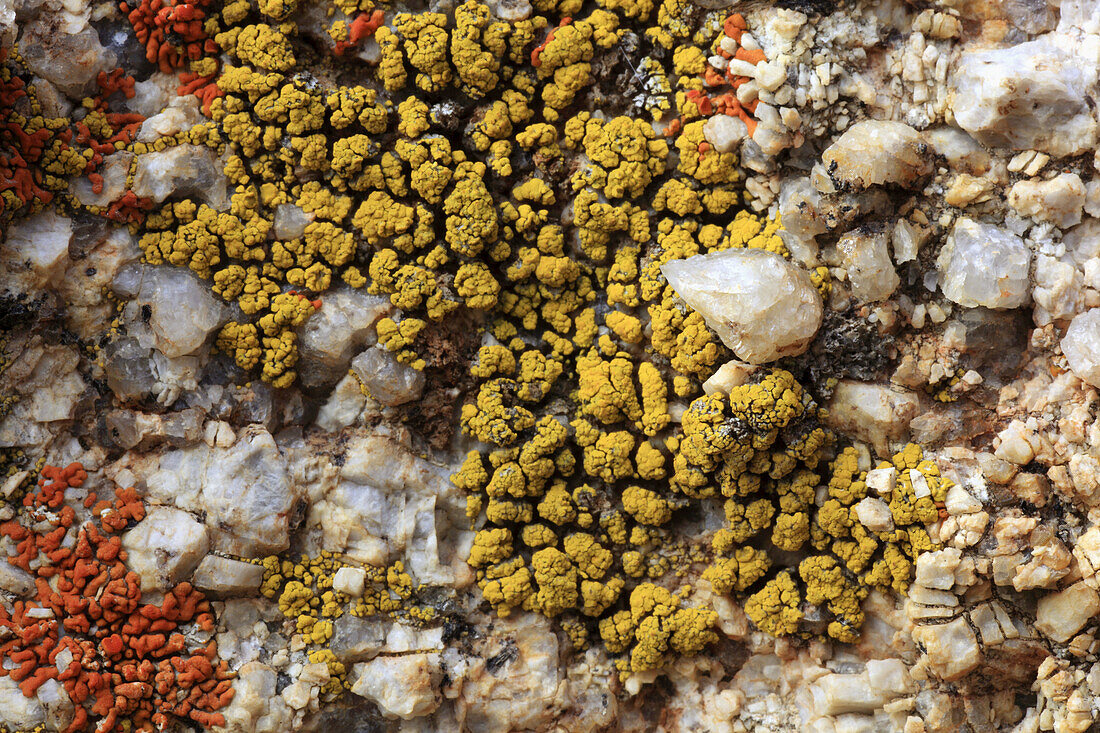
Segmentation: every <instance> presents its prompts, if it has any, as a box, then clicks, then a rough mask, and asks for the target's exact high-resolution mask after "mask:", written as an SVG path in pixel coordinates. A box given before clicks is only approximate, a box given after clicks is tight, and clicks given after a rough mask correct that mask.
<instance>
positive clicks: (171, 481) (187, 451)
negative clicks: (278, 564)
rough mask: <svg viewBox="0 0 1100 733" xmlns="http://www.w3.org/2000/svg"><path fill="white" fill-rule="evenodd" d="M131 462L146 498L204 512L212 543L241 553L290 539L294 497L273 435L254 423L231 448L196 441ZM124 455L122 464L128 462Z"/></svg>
mask: <svg viewBox="0 0 1100 733" xmlns="http://www.w3.org/2000/svg"><path fill="white" fill-rule="evenodd" d="M153 460H154V461H155V463H154V464H153V465H151V466H145V465H142V466H135V468H137V470H135V471H134V473H137V474H142V475H144V476H145V481H146V486H147V492H146V496H147V499H149V500H151V501H152V502H154V503H159V504H165V505H175V506H178V507H179V508H181V509H184V510H188V511H193V512H199V511H203V512H205V516H206V526H207V530H208V531H209V532H210V543H211V547H212V549H215V550H218V551H220V552H225V553H227V554H232V555H238V556H241V557H258V556H263V555H269V554H274V553H278V552H281V551H283V550H285V549H286V548H287V547H288V545H289V544H290V537H289V531H290V527H289V523H290V514H291V510H292V508H293V506H294V502H295V501H296V494H295V490H294V487H293V486H292V485H291V483H290V481H289V479H288V477H287V474H286V467H285V465H284V461H283V457H282V455H281V454H280V453H279V449H278V447H277V446H276V445H275V441H274V440H273V439H272V437H271V435H270V433H268V432H267V431H266V430H264V429H263V428H261V427H258V426H255V425H253V426H249V427H247V428H245V429H244V430H242V431H241V432H240V433H239V435H238V439H237V442H235V443H234V444H233V445H232V446H231V447H229V448H211V447H209V446H207V445H206V444H205V443H197V444H196V445H194V446H191V447H189V448H184V449H183V450H177V451H169V452H167V453H164V454H163V455H161V456H159V457H154V458H153ZM128 465H129V461H125V460H124V461H123V463H122V464H121V466H120V467H128Z"/></svg>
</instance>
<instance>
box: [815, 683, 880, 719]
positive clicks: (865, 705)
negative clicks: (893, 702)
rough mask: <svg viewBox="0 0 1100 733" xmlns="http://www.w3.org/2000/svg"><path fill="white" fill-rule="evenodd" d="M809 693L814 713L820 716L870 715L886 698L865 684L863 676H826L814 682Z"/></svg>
mask: <svg viewBox="0 0 1100 733" xmlns="http://www.w3.org/2000/svg"><path fill="white" fill-rule="evenodd" d="M810 692H811V694H812V695H813V699H814V712H815V713H818V714H820V715H838V714H841V713H870V712H873V711H874V710H875V709H876V708H880V707H882V704H883V703H884V702H886V698H885V697H883V695H882V694H881V693H880V692H879V691H878V690H877V689H876V688H873V687H871V686H870V685H869V684H868V682H867V675H865V674H827V675H823V676H822V677H820V678H818V679H817V680H815V681H814V684H813V686H812V687H811V688H810Z"/></svg>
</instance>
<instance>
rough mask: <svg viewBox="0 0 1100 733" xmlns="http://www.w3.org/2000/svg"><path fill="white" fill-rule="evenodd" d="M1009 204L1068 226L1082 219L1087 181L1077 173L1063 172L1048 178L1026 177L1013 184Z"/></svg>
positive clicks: (1045, 219)
mask: <svg viewBox="0 0 1100 733" xmlns="http://www.w3.org/2000/svg"><path fill="white" fill-rule="evenodd" d="M1008 204H1009V206H1011V207H1012V208H1014V209H1016V211H1017V213H1019V214H1020V216H1029V217H1031V218H1032V219H1035V220H1036V221H1049V222H1050V223H1051V224H1054V225H1055V226H1057V227H1061V228H1062V229H1065V228H1067V227H1071V226H1073V225H1075V224H1079V223H1081V210H1082V208H1084V205H1085V184H1084V183H1082V182H1081V177H1080V176H1079V175H1077V174H1076V173H1062V174H1059V175H1057V176H1055V177H1054V178H1051V179H1049V180H1042V179H1038V180H1024V181H1017V182H1016V183H1015V184H1013V186H1012V188H1011V189H1009V192H1008Z"/></svg>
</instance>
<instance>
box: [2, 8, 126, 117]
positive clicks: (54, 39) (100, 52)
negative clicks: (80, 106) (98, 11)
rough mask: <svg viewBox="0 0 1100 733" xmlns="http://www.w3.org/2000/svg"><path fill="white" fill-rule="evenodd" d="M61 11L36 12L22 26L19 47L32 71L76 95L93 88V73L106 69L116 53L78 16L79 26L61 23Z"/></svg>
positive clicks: (97, 73) (110, 67) (65, 92)
mask: <svg viewBox="0 0 1100 733" xmlns="http://www.w3.org/2000/svg"><path fill="white" fill-rule="evenodd" d="M64 15H65V14H64V13H48V12H46V13H39V14H38V15H36V16H35V18H34V19H33V20H31V21H30V22H28V23H27V24H26V25H24V26H23V34H22V36H21V37H20V39H19V51H20V53H21V55H22V56H23V61H24V62H25V63H26V64H27V68H29V69H30V70H31V71H32V72H33V73H35V74H37V75H38V76H41V77H42V78H43V79H46V80H47V81H49V82H50V83H52V84H53V85H54V86H55V87H57V88H58V89H59V90H60V91H61V92H62V93H64V94H65V95H67V96H69V97H72V98H74V99H80V98H81V97H82V96H84V95H85V94H88V93H90V92H92V91H93V90H94V89H95V80H96V77H97V76H98V75H99V74H100V73H101V72H104V73H106V72H110V71H111V70H112V69H114V68H115V66H116V65H117V57H116V56H115V54H114V53H112V52H111V51H109V50H107V49H105V48H104V47H103V46H102V44H100V42H99V35H98V34H97V33H96V32H95V29H93V28H92V27H91V26H90V25H88V24H87V22H86V21H83V19H81V22H80V24H79V27H75V28H73V27H69V28H66V27H63V26H61V25H59V21H60V20H61V19H62V18H63V17H64Z"/></svg>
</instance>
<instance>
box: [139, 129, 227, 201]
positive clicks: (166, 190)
mask: <svg viewBox="0 0 1100 733" xmlns="http://www.w3.org/2000/svg"><path fill="white" fill-rule="evenodd" d="M227 185H228V179H226V177H225V174H224V173H222V168H221V166H220V165H218V162H217V160H216V159H215V157H214V153H213V152H212V151H211V150H210V149H209V148H206V147H203V146H201V145H176V146H174V147H171V148H168V149H167V150H164V151H161V152H154V153H146V154H145V155H139V156H138V158H137V163H136V166H135V169H134V183H133V185H132V186H131V189H132V190H133V192H134V193H135V194H137V195H138V196H141V197H143V198H151V199H153V201H155V202H156V203H158V204H159V203H161V202H162V201H164V200H165V199H166V198H168V197H169V196H178V197H183V196H192V197H194V198H197V199H199V200H200V201H203V202H205V203H206V204H207V205H209V206H210V207H211V208H213V209H216V210H218V211H223V210H225V209H228V208H229V197H228V195H227Z"/></svg>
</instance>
